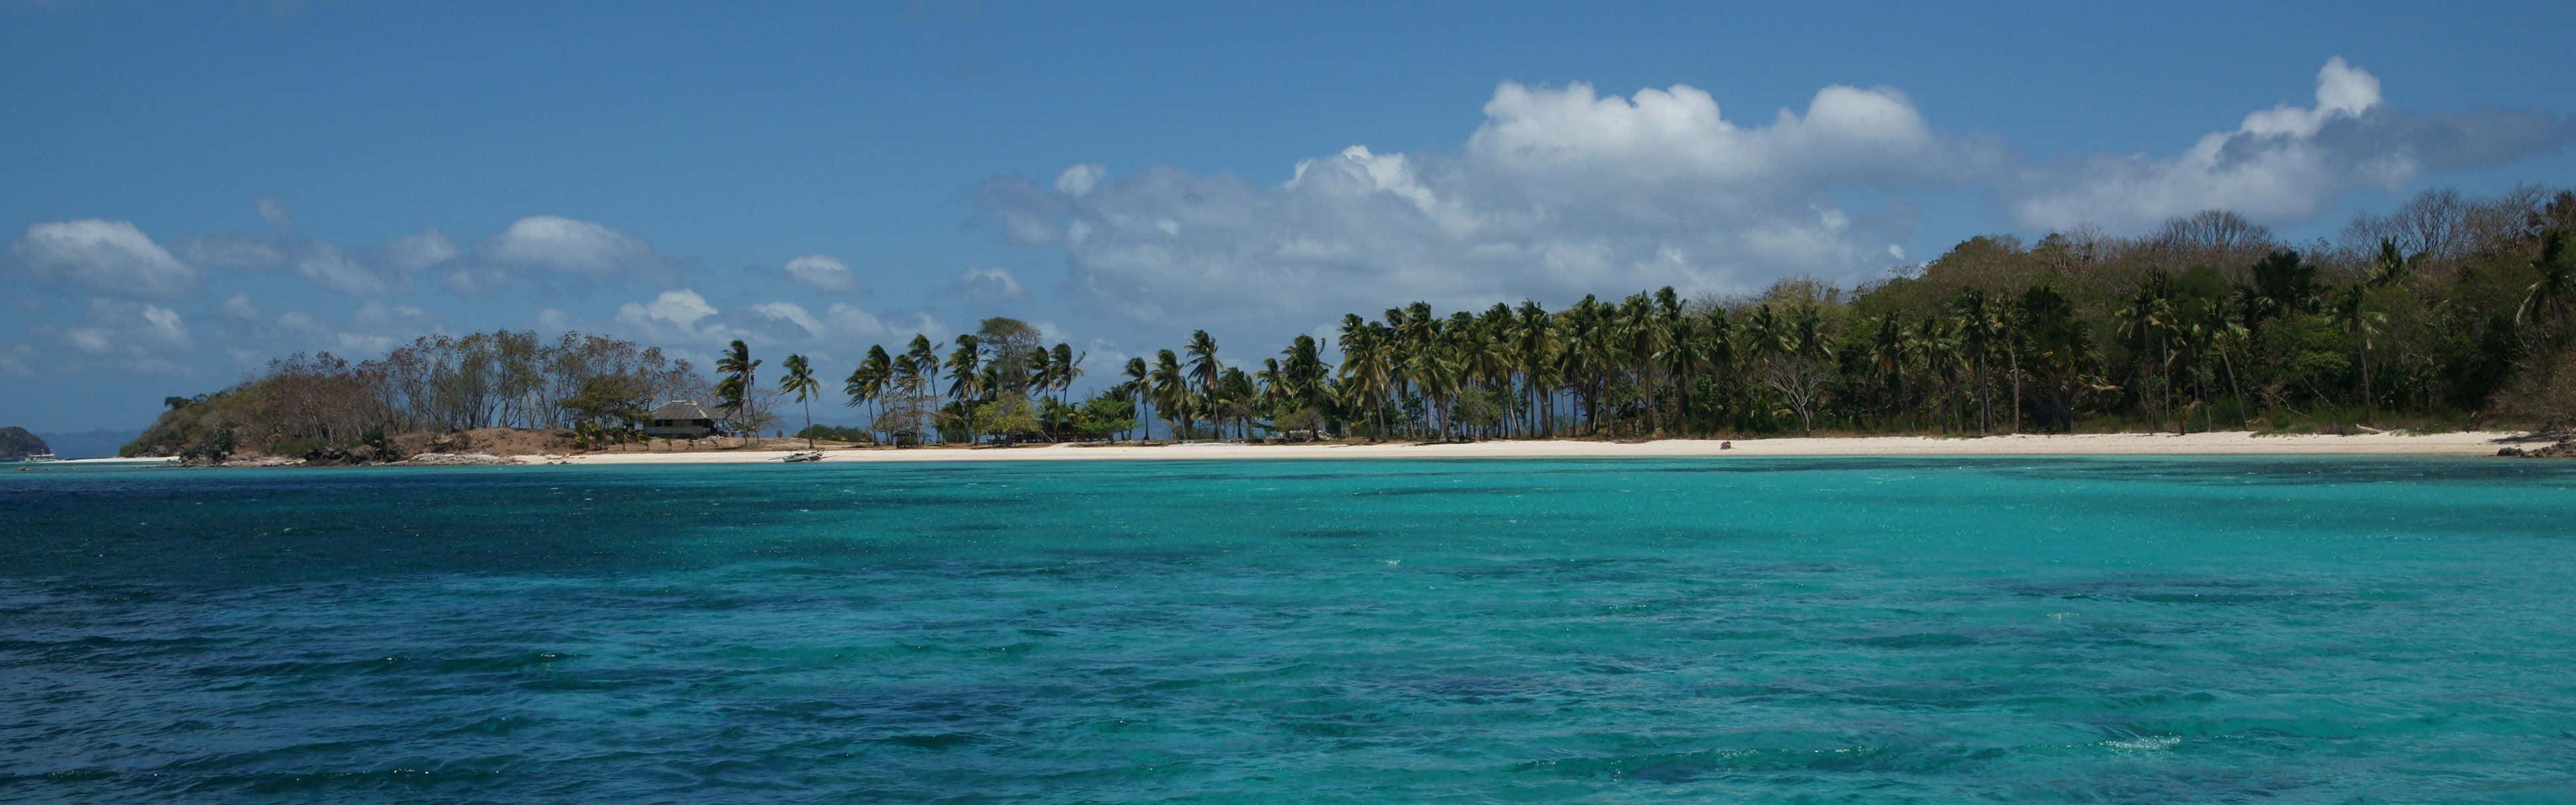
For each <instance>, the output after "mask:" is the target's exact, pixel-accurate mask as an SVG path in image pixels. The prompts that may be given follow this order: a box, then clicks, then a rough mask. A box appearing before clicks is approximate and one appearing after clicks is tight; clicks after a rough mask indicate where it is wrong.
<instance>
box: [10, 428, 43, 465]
mask: <svg viewBox="0 0 2576 805" xmlns="http://www.w3.org/2000/svg"><path fill="white" fill-rule="evenodd" d="M51 452H53V450H52V449H50V448H47V447H46V446H45V440H43V439H39V438H36V434H33V433H28V432H27V429H26V428H17V427H10V428H0V458H19V457H22V456H32V455H36V454H38V453H51Z"/></svg>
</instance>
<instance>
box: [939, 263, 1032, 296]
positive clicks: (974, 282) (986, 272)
mask: <svg viewBox="0 0 2576 805" xmlns="http://www.w3.org/2000/svg"><path fill="white" fill-rule="evenodd" d="M948 296H949V297H950V298H952V299H972V300H978V301H1002V300H1010V299H1023V298H1026V297H1027V296H1028V292H1027V291H1026V290H1023V289H1021V288H1020V280H1019V278H1017V277H1013V276H1011V272H1008V271H1004V270H1001V269H998V268H990V269H985V268H972V269H967V270H965V271H961V272H958V273H957V276H956V278H955V279H953V280H950V281H949V283H948Z"/></svg>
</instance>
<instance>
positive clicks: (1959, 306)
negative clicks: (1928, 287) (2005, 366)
mask: <svg viewBox="0 0 2576 805" xmlns="http://www.w3.org/2000/svg"><path fill="white" fill-rule="evenodd" d="M1950 315H1952V316H1955V317H1957V318H1958V320H1959V348H1960V350H1961V351H1962V352H1964V353H1966V357H1967V359H1968V367H1969V372H1970V374H1971V376H1973V377H1974V379H1975V383H1976V390H1977V435H1980V436H1983V435H1985V434H1986V433H1987V432H1988V431H1991V430H1993V428H1994V392H1993V386H1992V385H1991V384H1989V383H1987V382H1986V364H1987V362H1988V360H1989V359H1991V358H1993V357H1994V354H1995V349H1996V347H1997V346H1999V345H2001V344H2002V343H2003V340H2004V320H2003V316H2002V315H2001V312H2000V311H1998V310H1996V309H1995V308H1994V306H1993V305H1991V304H1988V303H1987V301H1986V292H1985V291H1981V290H1978V289H1975V288H1965V289H1961V290H1960V291H1959V296H1958V298H1957V299H1956V300H1953V301H1952V302H1951V303H1950Z"/></svg>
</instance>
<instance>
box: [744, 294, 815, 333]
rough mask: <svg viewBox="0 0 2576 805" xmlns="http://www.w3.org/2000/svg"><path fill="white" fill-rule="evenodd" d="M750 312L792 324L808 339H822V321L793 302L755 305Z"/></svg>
mask: <svg viewBox="0 0 2576 805" xmlns="http://www.w3.org/2000/svg"><path fill="white" fill-rule="evenodd" d="M751 310H752V312H754V313H758V314H760V315H762V316H765V317H768V318H772V319H777V320H779V321H784V322H787V323H789V324H794V325H796V326H797V328H798V329H802V330H804V331H805V334H806V335H807V336H809V337H813V338H821V337H823V322H822V320H820V319H816V318H814V314H812V313H808V312H806V311H805V307H804V306H803V305H799V304H796V303H793V302H770V303H767V304H762V305H755V306H753V307H752V309H751Z"/></svg>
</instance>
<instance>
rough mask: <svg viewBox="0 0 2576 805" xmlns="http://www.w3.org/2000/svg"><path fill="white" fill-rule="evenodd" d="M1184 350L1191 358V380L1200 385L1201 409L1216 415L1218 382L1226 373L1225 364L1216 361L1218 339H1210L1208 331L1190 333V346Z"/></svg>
mask: <svg viewBox="0 0 2576 805" xmlns="http://www.w3.org/2000/svg"><path fill="white" fill-rule="evenodd" d="M1183 349H1185V350H1187V351H1188V353H1189V356H1190V380H1191V381H1193V382H1195V383H1197V384H1198V387H1199V391H1198V393H1199V397H1200V399H1201V400H1202V401H1203V402H1202V403H1201V404H1200V406H1199V408H1200V410H1203V411H1207V412H1209V413H1210V414H1214V413H1215V410H1214V407H1213V403H1214V401H1215V397H1214V395H1215V394H1216V382H1217V380H1219V379H1220V378H1222V377H1223V375H1224V372H1225V364H1223V363H1220V362H1218V361H1217V359H1216V339H1214V338H1210V337H1208V332H1207V331H1206V330H1200V331H1197V332H1193V333H1190V342H1189V344H1188V345H1187V346H1185V347H1183Z"/></svg>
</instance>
